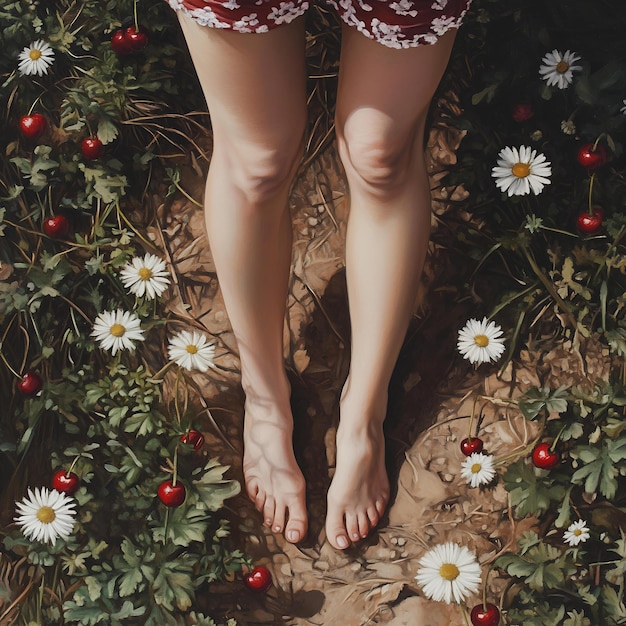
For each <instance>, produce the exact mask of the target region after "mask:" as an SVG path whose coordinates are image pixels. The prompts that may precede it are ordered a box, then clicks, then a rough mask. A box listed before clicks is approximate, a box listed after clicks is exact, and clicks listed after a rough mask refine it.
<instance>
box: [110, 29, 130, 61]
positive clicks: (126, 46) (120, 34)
mask: <svg viewBox="0 0 626 626" xmlns="http://www.w3.org/2000/svg"><path fill="white" fill-rule="evenodd" d="M125 30H126V29H124V28H119V29H118V30H116V31H115V32H114V33H113V36H112V37H111V48H113V52H115V54H118V55H119V56H126V55H127V54H131V53H132V52H133V47H132V45H131V43H130V41H129V40H128V37H126V32H125Z"/></svg>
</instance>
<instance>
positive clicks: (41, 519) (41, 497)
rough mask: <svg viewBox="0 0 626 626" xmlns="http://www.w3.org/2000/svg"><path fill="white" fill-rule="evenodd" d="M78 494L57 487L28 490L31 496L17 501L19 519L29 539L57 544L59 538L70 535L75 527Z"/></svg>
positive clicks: (19, 523) (17, 519)
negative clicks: (74, 494)
mask: <svg viewBox="0 0 626 626" xmlns="http://www.w3.org/2000/svg"><path fill="white" fill-rule="evenodd" d="M75 506H76V501H75V500H74V498H71V497H70V496H68V495H66V494H64V493H61V492H60V491H56V490H55V489H46V488H45V487H42V488H41V489H35V490H34V491H33V490H32V489H29V490H28V496H27V497H26V498H24V499H23V500H22V501H21V502H18V503H16V508H17V513H18V515H17V517H15V521H16V522H17V525H18V526H20V527H21V529H22V532H23V533H24V536H25V537H26V538H27V539H34V540H35V541H43V542H45V543H51V544H52V545H54V544H55V543H56V540H57V538H59V537H60V538H61V539H67V538H68V537H69V536H70V533H71V532H72V529H73V528H74V516H75V515H76V511H75V510H74V507H75Z"/></svg>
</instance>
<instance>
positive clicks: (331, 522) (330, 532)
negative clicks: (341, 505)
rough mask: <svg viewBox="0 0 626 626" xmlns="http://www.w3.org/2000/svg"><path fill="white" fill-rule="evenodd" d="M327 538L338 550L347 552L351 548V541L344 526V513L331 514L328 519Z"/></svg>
mask: <svg viewBox="0 0 626 626" xmlns="http://www.w3.org/2000/svg"><path fill="white" fill-rule="evenodd" d="M326 538H327V539H328V541H329V542H330V545H331V546H333V548H336V549H337V550H345V549H346V548H348V547H349V546H350V539H349V538H348V533H347V531H346V527H345V524H344V519H343V513H342V514H341V515H339V514H331V513H330V512H329V514H328V517H327V518H326Z"/></svg>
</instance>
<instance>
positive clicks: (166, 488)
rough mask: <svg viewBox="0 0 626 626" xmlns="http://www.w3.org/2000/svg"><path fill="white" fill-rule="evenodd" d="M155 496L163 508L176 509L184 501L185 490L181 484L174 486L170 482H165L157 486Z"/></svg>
mask: <svg viewBox="0 0 626 626" xmlns="http://www.w3.org/2000/svg"><path fill="white" fill-rule="evenodd" d="M157 495H158V496H159V500H161V502H163V504H164V505H165V506H171V507H176V506H180V505H181V504H182V503H183V502H184V501H185V496H186V495H187V490H186V489H185V485H183V483H181V482H177V483H176V484H174V483H173V482H172V481H171V480H165V481H163V482H162V483H161V484H160V485H159V488H158V489H157Z"/></svg>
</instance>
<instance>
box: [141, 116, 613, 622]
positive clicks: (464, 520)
mask: <svg viewBox="0 0 626 626" xmlns="http://www.w3.org/2000/svg"><path fill="white" fill-rule="evenodd" d="M459 140H460V136H459V135H458V134H456V133H454V132H452V131H450V130H449V129H447V128H445V127H441V128H435V129H434V130H433V131H432V132H431V134H430V138H429V142H428V154H429V171H430V174H431V184H432V189H433V220H432V223H433V239H432V242H431V249H430V254H429V259H428V262H427V267H426V270H425V272H424V280H423V286H422V290H421V293H420V298H419V300H420V305H419V307H418V309H417V311H418V312H417V313H416V315H415V318H414V319H413V321H412V324H411V327H410V329H409V333H408V335H407V339H406V343H405V346H404V348H403V350H402V353H401V355H400V358H399V361H398V365H397V367H396V371H395V373H394V377H393V380H392V383H391V393H390V403H389V411H388V418H387V423H386V432H387V444H388V445H387V460H388V471H389V475H390V479H391V483H392V491H393V494H392V502H391V505H390V507H389V510H388V514H387V516H386V517H385V519H384V520H383V521H382V523H381V524H380V526H379V528H378V529H377V531H376V532H374V533H373V534H372V535H371V537H369V538H368V539H367V540H366V541H363V542H362V543H360V544H359V545H357V546H355V547H353V548H351V549H349V550H347V551H345V552H339V551H337V550H335V549H334V548H332V547H331V546H330V544H329V543H328V542H327V541H326V539H325V535H324V517H325V509H326V501H325V497H326V490H327V488H328V485H329V482H330V479H331V477H332V473H333V466H334V457H335V450H334V433H335V427H336V424H337V420H338V413H337V404H338V397H339V392H340V389H341V386H342V383H343V380H344V377H345V375H346V373H347V369H348V363H349V341H348V337H349V324H348V313H347V303H346V289H345V280H344V271H343V243H344V233H345V225H346V218H347V213H348V203H347V198H346V188H345V184H344V181H343V178H342V174H341V168H340V166H339V165H338V161H337V156H336V152H335V149H334V146H331V147H330V149H328V150H326V151H325V152H324V153H323V154H322V155H321V156H320V157H319V158H318V159H317V160H315V161H314V162H313V163H312V164H311V165H310V167H308V169H307V170H306V171H305V172H303V173H302V175H301V176H300V178H299V180H298V181H297V183H296V185H295V188H294V190H293V194H292V199H291V203H292V206H291V208H292V214H293V225H294V248H293V272H292V276H291V283H290V290H289V302H288V316H287V323H286V325H285V344H286V346H287V349H286V362H287V366H288V371H289V376H290V380H291V383H292V389H293V402H292V404H293V411H294V416H295V424H296V430H295V436H294V440H295V448H296V453H297V456H298V459H299V462H300V464H301V466H302V469H303V472H304V474H305V477H306V479H307V483H308V492H307V497H308V510H309V513H310V532H309V537H308V538H307V540H306V541H305V542H303V543H301V544H300V545H298V546H294V545H291V544H289V543H287V542H286V541H284V540H283V539H282V537H276V536H274V535H273V534H272V533H271V532H269V531H268V530H267V529H265V528H264V527H263V526H262V524H261V518H260V515H259V514H258V513H257V512H256V511H255V509H254V507H253V506H252V504H251V503H250V502H249V501H248V499H247V497H246V496H245V495H240V496H238V497H236V498H234V499H232V500H229V501H228V502H227V506H228V512H229V515H230V516H231V519H232V520H233V531H234V538H235V540H236V541H237V542H239V545H240V547H241V548H242V549H243V550H245V551H246V552H247V553H248V554H250V555H252V557H253V558H254V560H255V562H256V563H257V564H263V565H266V566H267V567H268V568H269V569H270V570H271V572H272V574H273V580H274V585H273V587H272V588H271V589H270V591H269V592H268V593H267V594H262V595H257V594H254V593H252V592H249V591H247V590H246V589H245V588H244V586H243V585H242V584H240V582H234V583H228V584H224V585H218V586H214V587H212V588H211V590H210V595H209V596H208V597H205V598H202V599H200V604H202V605H206V608H207V609H209V607H210V610H214V609H215V608H216V607H217V608H225V607H230V611H229V616H230V617H235V618H236V619H237V621H238V623H240V624H242V625H252V624H290V625H294V626H295V625H303V626H304V625H309V624H311V625H314V624H315V625H318V624H324V625H335V624H347V625H349V626H362V625H365V624H381V623H387V624H393V625H394V626H402V625H411V626H414V625H419V626H444V625H449V626H463V625H464V624H465V622H464V619H463V616H462V615H461V612H460V610H459V608H458V607H457V606H454V605H453V606H447V605H445V604H442V603H435V602H431V601H428V600H427V599H425V598H424V596H423V595H422V594H421V592H420V590H419V589H418V587H417V585H416V583H415V580H414V577H415V574H416V571H417V568H418V560H419V559H420V557H421V556H422V555H423V554H424V552H425V551H426V550H427V549H428V548H429V547H431V546H433V545H434V544H436V543H440V542H445V541H454V542H458V543H461V544H463V545H466V546H468V547H470V548H471V549H472V550H475V551H476V553H477V555H478V558H479V561H480V563H481V564H482V565H483V574H485V575H486V573H487V569H488V566H489V564H490V563H491V562H492V561H493V560H494V558H495V557H496V556H497V555H498V554H500V553H502V552H503V551H506V550H508V549H509V548H511V547H512V546H513V544H514V542H515V539H516V537H517V536H518V535H519V533H520V532H522V531H523V530H524V529H527V528H528V527H529V526H532V525H533V524H534V520H524V521H517V522H516V521H514V520H513V519H512V517H511V513H510V509H509V505H508V498H507V493H506V491H505V489H504V487H503V486H502V484H501V483H498V482H496V484H495V486H490V487H489V488H487V489H471V488H470V487H469V486H468V485H466V484H465V481H464V480H463V479H462V478H461V477H460V465H461V462H462V460H463V458H464V457H463V456H462V454H461V452H460V450H459V442H460V441H461V439H463V438H464V437H466V436H467V435H468V429H469V415H470V413H471V411H472V406H473V404H474V402H475V397H476V396H478V400H477V401H476V415H478V414H480V415H481V421H480V436H481V438H482V439H483V440H484V441H485V447H486V451H487V452H489V453H491V454H494V455H495V456H496V457H497V458H502V457H504V456H505V455H509V454H511V453H515V452H522V451H523V450H524V447H525V446H526V445H527V444H528V442H529V441H531V440H532V438H533V434H534V433H533V431H532V428H531V426H532V425H530V424H528V423H527V422H525V420H524V419H523V417H522V416H521V415H520V414H519V412H518V411H517V409H516V408H515V406H514V405H512V404H511V403H510V402H509V400H510V399H511V398H515V397H516V396H517V395H519V393H520V392H521V391H523V390H524V389H526V388H527V387H528V386H530V385H535V384H538V383H540V382H541V383H543V384H550V383H552V384H555V383H556V384H560V383H562V382H566V383H567V382H572V380H574V379H576V380H584V379H585V378H588V379H591V378H593V377H595V376H601V375H602V374H603V371H602V368H603V367H604V365H603V363H606V359H603V358H602V355H601V354H600V353H599V348H597V347H596V346H594V345H590V346H587V349H586V350H585V354H586V355H587V356H586V358H585V359H583V358H582V357H581V356H580V351H579V350H578V346H572V345H569V344H566V345H564V346H562V347H561V348H560V349H559V350H558V351H553V352H551V353H548V354H546V353H543V352H542V350H541V345H542V339H541V338H540V337H538V338H536V345H537V348H536V349H534V350H533V352H532V353H531V352H528V351H522V355H521V358H520V359H519V360H517V361H516V362H513V363H511V364H509V365H508V367H507V368H506V369H505V371H504V372H502V373H501V375H499V374H498V369H497V366H491V367H489V366H482V367H481V368H478V369H477V370H474V369H472V368H471V367H469V366H468V365H467V363H465V362H464V361H462V359H461V358H460V357H459V355H458V354H457V353H456V351H455V343H456V334H457V330H458V328H460V327H461V326H462V325H463V324H464V323H465V321H466V320H467V318H468V317H472V315H473V311H472V305H471V302H470V299H469V298H468V297H467V294H465V293H463V286H462V285H458V284H457V282H458V281H456V282H455V280H454V278H455V273H456V270H455V263H456V262H457V261H458V260H457V259H455V257H454V255H453V254H452V252H451V251H450V249H448V247H447V246H446V239H447V238H450V237H451V234H450V233H449V230H450V228H451V226H450V223H451V220H449V219H448V218H449V217H450V214H451V212H452V211H454V212H455V215H454V221H455V223H459V222H460V223H462V222H463V220H468V219H470V218H469V215H468V214H466V213H464V209H463V208H462V207H463V205H462V203H461V204H459V203H455V202H453V203H449V202H447V200H449V199H450V197H451V196H452V199H453V200H462V199H463V198H464V193H463V192H462V190H458V189H457V190H452V193H451V191H450V190H446V189H445V188H443V189H442V188H440V185H439V183H438V181H439V180H440V179H441V175H442V173H443V172H444V171H445V170H446V168H447V167H448V166H449V164H450V163H451V162H452V161H453V159H454V150H455V148H456V146H457V144H458V142H459ZM203 170H204V165H200V166H199V167H196V168H195V170H194V168H187V170H186V172H185V175H184V177H183V181H182V184H183V186H184V188H185V189H186V191H187V192H188V193H189V194H190V195H191V196H192V197H194V198H195V199H197V200H199V199H201V197H202V171H203ZM159 218H160V224H161V227H162V230H161V231H156V230H155V231H153V232H151V237H152V238H153V239H154V240H155V243H156V244H157V245H159V246H160V247H162V248H163V250H164V253H165V255H166V256H167V257H169V259H170V261H171V264H172V268H173V270H174V274H175V285H174V287H175V288H174V296H173V298H172V300H171V302H170V304H169V308H170V311H171V314H172V316H173V317H175V318H179V319H180V320H181V323H184V324H189V323H193V324H196V325H197V326H198V327H199V328H204V329H206V331H208V333H210V334H211V335H213V336H215V337H216V338H217V339H218V345H219V349H218V356H217V363H218V365H219V368H218V369H217V370H213V371H210V372H209V373H208V374H207V375H200V374H198V375H194V377H193V380H194V381H195V383H197V386H198V389H199V390H201V391H202V397H200V394H199V395H198V396H197V398H196V400H197V401H198V402H203V403H204V404H203V405H200V410H202V415H199V422H200V423H204V425H205V428H204V430H205V431H206V432H205V436H206V439H207V442H208V444H209V445H208V446H206V449H207V452H206V454H207V455H210V456H217V457H218V458H219V459H220V460H221V461H222V462H223V463H224V464H227V465H230V466H231V469H230V471H229V476H230V477H233V478H237V479H239V480H242V475H241V453H242V450H241V434H242V405H243V395H242V392H241V389H240V387H239V365H238V358H237V350H236V346H235V342H234V339H233V334H232V331H231V329H230V326H229V323H228V319H227V316H226V313H225V310H224V306H223V302H222V299H221V295H220V292H219V289H218V285H217V279H216V275H215V271H214V267H213V263H212V259H211V255H210V250H209V248H208V244H207V241H206V237H205V233H204V224H203V217H202V211H201V209H200V208H199V207H198V206H196V204H195V203H193V202H190V201H188V200H186V199H185V198H181V197H180V196H177V198H176V199H175V200H173V201H171V202H169V203H166V204H164V205H162V206H161V208H160V214H159ZM565 379H566V380H565ZM500 469H502V466H500ZM506 592H507V583H506V581H504V580H502V579H498V578H497V576H496V575H495V574H494V573H492V574H491V575H490V576H489V581H488V592H487V593H488V597H489V599H490V601H492V602H494V603H496V604H498V603H500V602H501V601H503V599H505V594H506ZM509 592H510V590H509ZM478 601H479V597H478V596H477V597H475V598H471V599H470V601H469V604H468V605H469V607H471V606H473V605H474V604H475V603H477V602H478ZM199 608H202V607H199Z"/></svg>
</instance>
